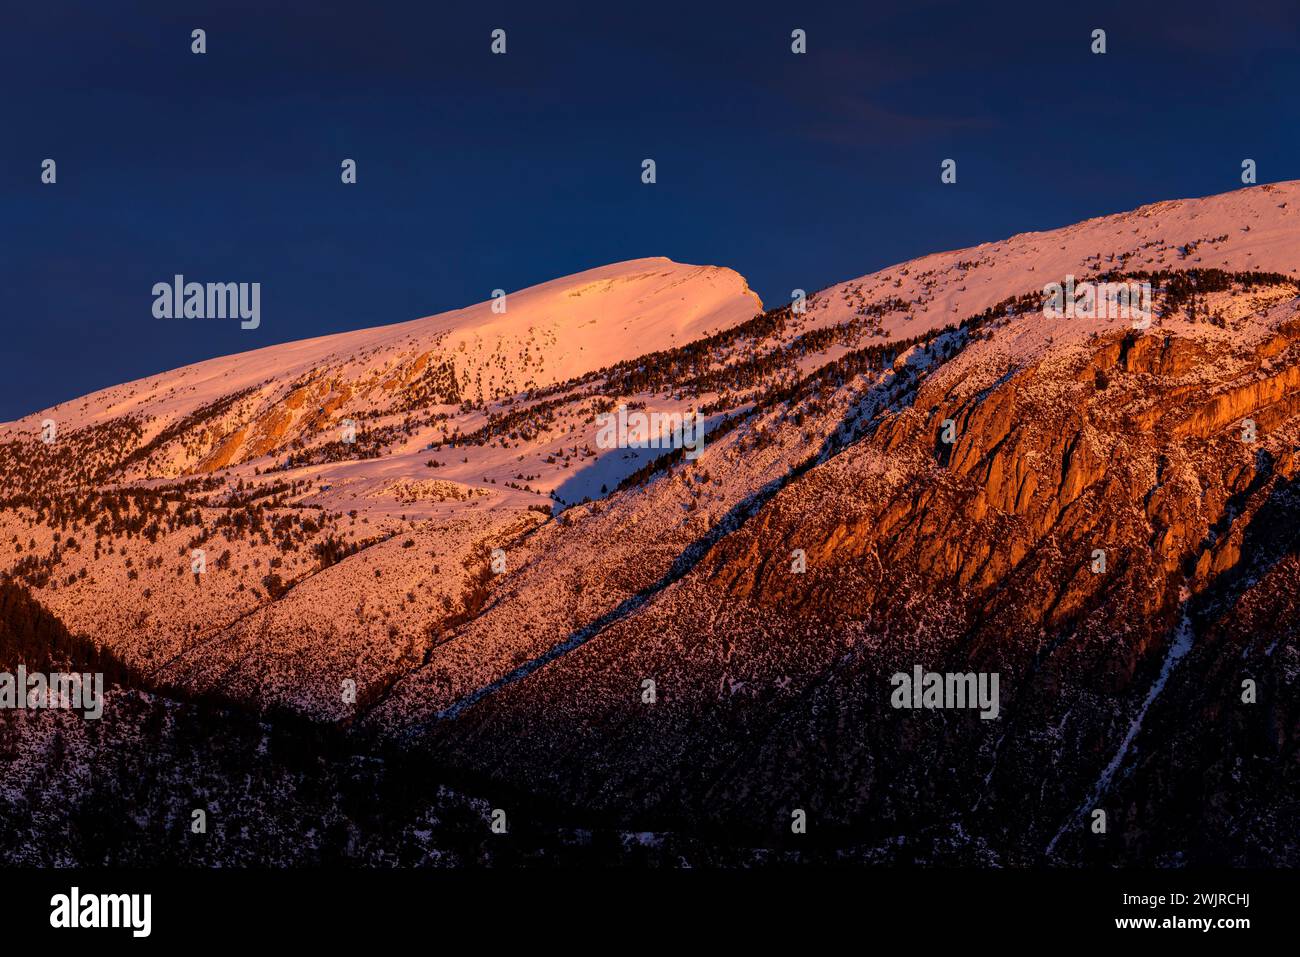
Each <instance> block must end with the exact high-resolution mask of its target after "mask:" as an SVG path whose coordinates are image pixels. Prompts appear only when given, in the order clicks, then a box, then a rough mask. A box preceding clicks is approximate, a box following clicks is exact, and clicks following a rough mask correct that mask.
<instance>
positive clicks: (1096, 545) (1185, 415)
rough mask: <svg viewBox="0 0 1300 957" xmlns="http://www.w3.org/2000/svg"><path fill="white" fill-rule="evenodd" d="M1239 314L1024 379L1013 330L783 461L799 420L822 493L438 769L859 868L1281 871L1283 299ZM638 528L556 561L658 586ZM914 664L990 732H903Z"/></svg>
mask: <svg viewBox="0 0 1300 957" xmlns="http://www.w3.org/2000/svg"><path fill="white" fill-rule="evenodd" d="M1239 295H1245V293H1239ZM1230 298H1232V297H1230ZM1238 305H1240V303H1238ZM1252 308H1253V309H1254V310H1255V311H1254V312H1251V313H1250V315H1252V316H1253V317H1254V318H1255V319H1256V320H1258V323H1257V325H1256V326H1253V327H1252V330H1251V331H1250V332H1249V333H1248V334H1241V335H1238V336H1236V337H1233V338H1231V339H1229V338H1227V337H1214V336H1210V337H1207V336H1205V335H1204V334H1202V332H1201V330H1198V329H1197V328H1196V327H1195V324H1194V323H1191V324H1187V323H1179V322H1176V321H1175V319H1174V317H1173V315H1172V313H1171V314H1170V315H1169V317H1168V321H1166V322H1164V323H1162V324H1161V326H1160V328H1157V329H1151V330H1143V331H1137V330H1132V329H1119V330H1113V331H1106V332H1100V333H1099V332H1097V331H1096V330H1077V331H1074V332H1071V331H1069V330H1059V329H1058V330H1056V331H1055V332H1053V333H1050V334H1047V336H1046V337H1045V338H1043V339H1042V341H1041V342H1040V346H1039V347H1038V348H1036V349H1034V350H1030V351H1027V352H1021V353H1017V354H1012V353H1009V352H1008V351H1007V350H1006V349H1005V337H1006V336H1007V335H1008V334H1009V333H1008V329H1007V328H1000V327H998V325H997V322H996V321H994V322H990V323H986V324H985V325H984V326H982V327H981V328H979V329H977V330H976V331H974V332H971V333H970V334H969V335H968V336H966V337H965V339H964V340H963V342H962V345H961V347H960V348H959V349H957V350H956V351H955V352H954V351H952V350H951V345H950V343H944V342H943V341H942V340H941V339H935V340H933V341H932V342H930V343H927V344H926V345H924V346H922V347H919V348H918V352H917V355H916V356H914V357H913V358H914V360H915V362H914V365H913V368H915V369H919V370H921V371H918V372H916V373H915V374H911V375H907V376H903V377H899V376H897V375H895V374H894V372H893V371H891V372H890V373H888V374H885V375H878V376H875V377H874V378H873V377H871V376H867V377H865V378H864V379H862V380H859V381H857V382H851V383H848V384H846V385H845V386H844V387H843V388H842V389H841V390H839V391H840V402H839V403H838V405H837V404H836V403H831V408H829V409H826V410H823V409H821V408H820V407H819V405H818V403H819V402H821V401H823V400H825V398H826V396H825V395H820V396H818V397H817V398H816V399H811V398H810V399H808V400H806V402H805V403H803V405H802V407H801V405H800V404H799V403H795V405H794V407H793V408H791V409H789V410H787V411H786V412H785V416H786V419H785V421H786V423H787V425H785V426H774V427H775V428H776V429H777V430H778V431H779V430H780V429H781V428H783V427H784V428H789V425H788V423H789V422H792V421H793V419H794V418H795V417H798V416H799V413H800V412H801V411H802V412H805V413H806V415H805V416H804V417H802V418H803V422H804V426H803V427H804V428H805V429H806V428H807V427H808V422H809V421H810V420H811V419H814V418H816V419H820V420H821V425H820V429H821V431H822V433H823V434H824V435H827V436H830V437H831V441H830V442H829V443H828V444H827V446H826V448H827V451H825V452H824V453H822V455H821V456H820V458H818V459H817V461H816V462H815V463H814V464H813V465H812V466H811V467H810V468H807V469H806V470H804V471H802V472H797V473H796V474H791V475H789V476H787V477H786V478H785V480H784V481H783V483H779V484H780V487H779V489H778V490H776V491H775V492H771V493H770V494H769V493H767V492H764V491H763V490H762V489H760V490H759V491H758V492H757V493H755V495H754V496H753V498H752V499H751V500H750V501H749V502H748V503H747V504H746V505H745V506H743V507H741V508H738V509H732V510H729V511H727V512H724V513H723V516H722V519H721V522H720V524H719V525H718V526H717V534H715V535H714V536H713V537H711V538H710V537H708V536H704V537H700V536H692V537H691V538H690V539H689V542H690V544H687V542H686V541H683V542H682V543H681V547H682V552H681V553H680V554H685V553H686V551H687V550H688V549H689V548H691V547H695V548H696V549H697V550H699V551H700V553H701V554H699V556H698V559H692V560H691V561H690V562H689V564H688V565H687V566H681V565H680V564H679V567H678V569H677V571H678V572H679V573H680V574H678V575H676V576H675V577H674V576H673V575H671V574H670V575H669V578H671V579H672V580H671V581H669V582H667V583H666V584H664V585H663V587H647V586H645V585H644V584H642V585H641V587H640V588H639V590H637V591H633V592H632V593H631V594H632V597H631V599H629V598H624V599H623V600H622V602H621V604H617V606H616V607H615V603H614V602H613V601H612V600H611V601H609V602H606V604H605V606H603V607H604V608H615V610H614V612H613V613H612V614H611V613H609V612H608V611H607V612H606V616H605V618H603V619H601V618H599V617H598V616H596V615H595V614H592V613H589V614H588V615H587V616H586V619H587V620H583V619H582V616H579V617H576V618H569V619H567V620H566V623H565V624H564V625H562V626H560V627H557V628H556V629H554V630H553V631H551V632H550V633H549V637H548V636H547V635H546V634H543V636H541V640H538V641H537V642H536V644H535V645H534V648H535V650H537V651H539V652H540V649H542V648H544V647H545V646H546V645H547V643H548V641H563V639H564V637H565V636H564V632H565V631H567V632H568V636H567V637H568V638H569V641H570V644H571V645H572V647H571V648H570V649H569V650H567V651H565V652H563V653H562V654H559V655H556V656H555V657H554V658H553V660H549V661H547V662H546V664H545V666H544V667H539V668H537V669H536V670H535V671H530V672H528V673H527V674H525V675H522V676H516V677H513V678H508V679H507V680H505V681H501V682H499V684H498V685H497V686H494V687H493V688H492V689H491V691H490V693H489V694H487V695H485V696H482V697H480V698H476V699H475V700H473V701H472V703H471V705H470V707H468V708H466V709H465V710H464V711H457V712H456V714H455V719H454V720H445V719H444V720H435V721H434V722H433V723H432V726H431V729H432V730H431V733H432V734H433V735H434V737H435V740H436V741H437V747H438V748H439V749H444V750H445V753H448V754H450V755H452V756H453V757H454V759H455V760H457V761H461V762H465V763H468V764H471V765H473V766H475V767H477V768H479V769H480V770H482V771H483V772H485V773H489V774H492V775H493V776H499V777H500V778H501V779H503V780H507V781H511V782H514V783H520V782H526V784H527V786H528V787H529V788H532V789H536V790H539V791H541V792H543V793H546V794H548V795H551V796H553V797H554V798H555V799H557V800H561V801H564V802H566V803H572V804H573V805H575V806H580V807H594V808H598V809H601V810H603V811H605V812H607V813H610V814H633V815H642V816H644V817H646V818H648V819H650V820H657V821H662V822H663V823H664V826H675V827H688V828H705V829H710V831H711V832H717V833H731V834H734V835H735V837H736V839H738V840H763V841H772V840H782V839H789V822H790V819H791V818H790V815H791V813H792V811H793V810H794V809H796V808H798V809H802V810H804V811H805V812H806V813H807V815H808V817H809V820H810V821H814V822H816V824H815V827H813V828H810V831H809V834H810V835H813V831H814V830H816V831H817V832H819V833H818V834H817V835H814V836H811V837H809V840H810V841H811V842H812V843H814V844H817V843H818V842H822V841H824V842H829V843H830V844H833V845H835V846H837V847H841V848H846V847H847V848H851V849H852V850H851V851H850V853H851V854H857V855H861V856H862V857H863V858H864V859H869V860H882V859H889V860H897V859H915V860H922V861H952V862H958V861H960V862H967V863H978V862H981V861H985V862H987V861H997V862H999V863H1004V864H1024V863H1032V862H1038V861H1054V862H1076V863H1077V862H1084V861H1087V862H1095V863H1100V862H1117V861H1118V862H1130V863H1132V862H1140V861H1145V862H1160V863H1168V864H1173V863H1177V862H1179V861H1185V860H1190V859H1196V860H1216V861H1220V862H1229V861H1230V862H1235V863H1267V862H1269V861H1270V860H1271V857H1270V855H1277V854H1280V855H1283V856H1284V857H1287V858H1288V859H1294V858H1295V854H1296V852H1297V850H1298V847H1297V834H1298V833H1300V829H1298V825H1297V819H1296V815H1295V813H1294V811H1295V808H1294V805H1293V800H1292V798H1289V797H1287V795H1293V794H1294V793H1295V790H1294V788H1295V784H1296V783H1297V771H1296V756H1297V717H1298V714H1297V706H1296V695H1295V693H1294V692H1295V676H1296V674H1295V673H1296V666H1297V648H1296V643H1295V637H1296V632H1295V626H1294V623H1293V620H1292V618H1291V617H1290V615H1289V612H1288V610H1287V609H1286V608H1285V607H1284V606H1285V605H1286V604H1287V603H1288V602H1290V601H1291V600H1292V599H1291V598H1289V597H1288V598H1285V599H1284V598H1283V597H1282V596H1281V594H1280V593H1279V591H1281V592H1286V593H1288V595H1290V594H1293V590H1292V589H1291V588H1290V586H1289V585H1288V584H1285V583H1288V582H1290V581H1291V579H1292V578H1293V577H1294V575H1295V571H1296V568H1297V565H1298V564H1300V563H1298V562H1297V556H1296V555H1295V549H1296V544H1297V537H1296V530H1297V529H1300V526H1297V525H1296V519H1297V517H1300V516H1298V515H1297V514H1296V512H1295V505H1296V495H1295V493H1294V491H1293V490H1292V482H1293V481H1294V476H1295V472H1296V469H1297V460H1296V449H1297V447H1298V446H1300V418H1297V415H1296V412H1297V408H1298V407H1297V405H1296V404H1295V403H1296V401H1297V399H1298V398H1300V392H1298V391H1297V390H1298V389H1300V379H1297V378H1296V375H1295V372H1296V370H1297V369H1300V335H1297V324H1296V322H1295V318H1294V317H1295V316H1296V312H1297V300H1296V298H1295V289H1294V287H1292V286H1290V285H1284V287H1279V288H1278V289H1275V290H1272V292H1271V293H1270V295H1269V297H1268V301H1267V302H1256V303H1255V305H1254V306H1252ZM1034 321H1036V322H1042V321H1043V320H1042V319H1041V317H1039V316H1034V317H1027V316H1020V317H1018V318H1017V319H1016V320H1015V322H1017V323H1026V322H1034ZM945 429H947V430H948V432H949V436H948V437H949V439H951V441H945V438H944V433H945ZM714 454H715V455H718V456H719V457H720V458H724V459H725V456H726V454H727V450H726V449H723V450H719V449H716V448H715V449H714ZM702 462H703V463H704V465H703V467H704V468H706V469H708V467H709V464H710V460H709V458H708V457H706V458H704V459H703V460H702ZM685 474H687V475H689V472H688V473H685ZM663 481H664V483H665V484H668V485H671V483H672V479H671V478H666V479H664V480H663ZM754 485H755V486H757V482H754ZM640 495H641V496H642V497H643V498H644V497H647V496H651V497H654V496H656V493H655V492H654V491H653V490H646V491H644V492H642V493H640ZM668 499H669V495H668V493H667V492H666V491H665V492H661V493H659V494H658V495H657V497H656V502H662V503H663V505H662V506H660V507H664V508H670V507H671V505H670V504H669V501H668ZM644 508H645V503H644V501H643V502H641V503H640V504H639V507H638V508H637V509H636V511H638V512H641V511H642V510H643V509H644ZM632 511H633V507H632V505H631V504H630V503H623V502H620V500H619V499H617V498H616V499H615V500H613V501H611V502H610V504H609V512H608V513H607V514H606V515H605V516H599V517H597V516H592V517H589V518H586V517H584V518H583V519H581V520H579V521H578V522H577V523H576V525H575V526H574V527H573V528H572V529H570V530H569V534H570V535H579V536H580V535H584V534H585V535H594V536H596V537H597V538H598V539H599V540H600V541H602V542H603V543H605V544H604V550H603V552H602V561H603V567H602V571H603V574H602V577H603V578H604V579H605V580H608V579H609V578H610V577H611V575H610V569H611V566H612V568H614V569H617V568H619V567H620V566H621V565H623V564H626V565H627V566H628V567H629V571H630V569H631V567H632V566H634V565H635V566H636V567H639V568H645V567H646V565H647V564H649V565H651V566H653V565H654V564H655V559H654V558H652V557H650V555H648V554H647V553H646V552H643V551H640V552H639V551H637V550H635V549H631V548H627V546H626V545H625V542H624V539H625V537H626V535H625V531H624V530H623V529H618V528H616V526H617V525H619V524H620V523H619V521H618V518H617V517H616V516H620V515H621V516H622V517H623V521H624V522H625V523H626V522H628V521H630V515H631V513H632ZM611 516H615V517H611ZM598 529H599V530H598ZM660 543H661V544H664V542H663V540H662V539H661V540H660ZM678 561H679V563H680V561H681V559H680V558H679V559H678ZM801 564H802V565H804V566H805V567H806V570H801V569H799V568H798V566H799V565H801ZM615 575H617V573H615ZM518 587H520V588H522V589H524V590H525V591H526V590H527V585H526V584H520V585H518ZM511 600H512V598H511V596H509V595H506V596H503V600H502V601H503V603H502V605H501V607H499V608H498V609H497V613H498V614H501V615H506V616H509V615H511V614H512V612H511V609H510V602H511ZM541 630H542V631H543V632H544V633H546V632H547V629H546V628H545V627H543V628H542V629H541ZM475 634H476V632H475V629H474V627H473V626H471V628H470V629H469V631H468V637H467V638H466V641H467V642H468V644H467V647H472V646H473V642H474V641H475V640H476V639H475V637H474V636H475ZM574 636H576V637H577V640H576V641H574ZM918 665H919V666H921V667H922V668H924V669H925V670H926V671H935V672H943V673H947V672H960V673H967V672H975V673H996V674H997V675H998V676H999V679H1000V705H1001V712H1000V715H999V716H998V718H997V719H995V720H985V719H982V718H980V717H979V715H978V714H977V713H976V712H974V711H970V710H967V711H960V710H947V711H945V710H932V711H924V710H923V711H914V710H900V709H897V708H895V707H893V706H892V704H891V677H892V676H893V675H894V674H896V673H900V672H902V673H908V674H911V673H912V671H913V668H914V667H915V666H918ZM647 679H648V680H651V681H653V682H654V688H655V691H656V695H657V700H656V701H655V702H654V703H653V704H648V703H646V702H645V701H644V700H643V697H644V696H643V694H642V688H643V682H645V681H646V680H647ZM1247 682H1250V683H1252V684H1249V685H1248V684H1247ZM1249 687H1253V688H1254V691H1253V692H1248V691H1247V688H1249ZM1243 696H1244V697H1246V698H1249V699H1251V700H1243ZM404 710H405V713H406V714H407V715H408V716H409V714H410V712H411V710H417V711H418V707H415V708H414V709H413V708H412V706H411V703H410V702H409V701H407V702H405V709H404ZM389 717H390V718H395V717H396V716H395V714H393V715H389ZM1192 729H1195V730H1192ZM1212 782H1213V783H1212ZM1216 788H1218V789H1220V790H1215V789H1216ZM1098 810H1100V811H1104V812H1106V815H1107V825H1106V831H1105V832H1104V833H1094V831H1093V822H1094V820H1095V818H1094V812H1095V811H1098ZM1238 813H1242V814H1246V815H1247V816H1249V817H1250V819H1251V820H1252V821H1253V822H1254V823H1253V825H1252V827H1253V828H1254V830H1253V831H1252V833H1251V834H1249V835H1245V834H1242V833H1240V832H1239V830H1238V829H1237V828H1236V826H1235V825H1233V824H1232V823H1231V822H1230V820H1229V816H1230V815H1233V814H1238Z"/></svg>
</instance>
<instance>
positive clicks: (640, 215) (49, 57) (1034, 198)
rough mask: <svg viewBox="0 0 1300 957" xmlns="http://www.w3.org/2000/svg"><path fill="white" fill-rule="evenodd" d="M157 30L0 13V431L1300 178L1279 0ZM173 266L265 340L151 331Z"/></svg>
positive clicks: (47, 11)
mask: <svg viewBox="0 0 1300 957" xmlns="http://www.w3.org/2000/svg"><path fill="white" fill-rule="evenodd" d="M180 6H182V5H180V4H175V3H123V2H119V3H112V4H106V3H101V2H94V3H90V2H87V3H81V4H67V3H60V2H41V3H25V4H18V3H10V4H7V5H6V7H5V10H4V12H3V13H2V14H0V79H2V80H3V90H4V95H3V98H2V100H0V240H2V241H3V242H2V245H3V256H2V257H0V281H2V282H3V295H4V300H3V303H4V319H3V321H4V331H5V337H4V342H5V348H4V356H5V361H4V362H3V365H2V366H0V369H2V371H3V375H2V376H0V419H10V418H14V417H17V416H19V415H22V414H25V413H28V412H32V411H35V410H37V409H40V408H43V407H45V406H48V405H51V404H53V403H55V402H57V401H60V400H62V399H67V398H71V397H73V396H76V395H80V394H82V393H85V392H89V391H92V390H94V389H97V388H101V387H104V386H108V385H112V384H115V383H118V382H122V381H125V380H128V379H132V378H137V377H140V376H144V375H148V374H151V373H154V372H159V371H162V370H164V369H168V368H172V367H175V366H178V365H182V364H184V363H187V362H191V361H196V360H199V359H204V358H208V357H211V356H215V355H223V354H227V353H231V352H237V351H242V350H245V349H251V348H256V347H258V346H261V345H267V344H270V343H273V342H281V341H286V340H290V339H297V338H302V337H306V336H313V335H322V334H326V333H331V332H338V331H342V330H346V329H353V328H359V327H362V326H368V325H376V324H381V323H387V322H399V321H402V320H406V319H410V318H414V317H416V316H420V315H427V314H430V313H435V312H440V311H443V310H446V309H451V308H456V307H459V306H462V305H466V304H468V303H471V302H475V301H479V300H482V299H485V298H487V297H488V296H489V295H490V293H491V290H492V289H493V288H495V287H502V288H505V289H515V288H519V287H522V286H526V285H530V284H533V283H536V282H541V281H544V280H547V279H550V278H554V277H556V276H561V275H565V274H567V273H572V272H576V271H578V270H581V269H585V268H589V267H592V266H597V265H601V264H603V263H607V262H614V261H618V260H623V259H630V258H634V257H638V256H654V255H665V256H669V257H671V258H673V259H676V260H679V261H683V262H693V263H716V264H719V265H725V266H730V267H732V268H734V269H736V270H738V271H739V272H741V273H743V274H744V275H745V276H746V277H747V278H748V279H749V281H750V284H751V285H752V286H753V287H754V289H755V290H756V291H757V292H758V293H759V295H761V296H762V297H763V300H764V301H765V302H767V303H769V304H776V303H777V302H778V301H781V300H784V299H787V298H788V297H789V293H790V290H791V289H793V288H794V287H796V286H798V287H803V288H805V289H809V290H812V289H816V288H819V287H821V286H824V285H827V284H829V283H832V282H836V281H839V280H842V279H847V278H851V277H853V276H856V275H860V274H862V273H866V272H870V271H872V270H875V269H878V268H881V267H883V266H886V265H889V264H892V263H895V262H898V261H900V260H904V259H907V258H910V257H913V256H916V255H920V254H923V253H926V252H932V251H935V250H940V249H950V248H954V247H959V246H965V245H970V244H974V243H978V242H983V241H988V240H996V239H1000V238H1003V237H1005V236H1007V235H1010V234H1012V233H1016V232H1020V231H1023V230H1027V229H1040V228H1050V227H1054V226H1060V225H1065V224H1068V223H1071V222H1074V221H1077V220H1080V219H1083V218H1086V217H1088V216H1093V215H1098V214H1102V213H1107V212H1114V211H1119V210H1123V209H1127V208H1131V207H1133V206H1136V205H1139V204H1141V203H1144V202H1150V201H1154V200H1159V199H1168V198H1175V197H1180V196H1195V195H1204V194H1208V193H1215V192H1222V191H1224V190H1229V189H1233V188H1236V187H1238V186H1239V185H1240V180H1239V176H1240V164H1241V160H1242V159H1243V158H1246V157H1250V158H1253V159H1255V160H1256V161H1257V162H1258V164H1259V178H1260V182H1269V181H1276V180H1284V179H1294V178H1300V109H1298V108H1297V98H1298V97H1300V56H1298V55H1297V49H1298V48H1300V4H1297V3H1295V2H1294V0H1290V2H1277V3H1232V4H1222V3H1179V4H1168V5H1166V6H1167V11H1166V12H1160V11H1158V10H1156V9H1154V8H1152V9H1147V7H1148V5H1145V4H1140V3H1134V2H1132V0H1129V2H1124V3H1090V4H1086V5H1083V4H1078V5H1076V6H1078V7H1080V8H1081V11H1080V12H1077V13H1073V12H1067V11H1064V10H1061V9H1056V8H1057V7H1060V6H1063V5H1060V4H1054V3H1034V4H1028V3H1027V4H1015V3H997V4H987V5H985V4H978V5H977V4H964V5H962V6H957V5H955V4H953V5H950V4H939V3H925V2H916V0H910V2H905V3H897V4H895V3H879V4H846V3H842V2H841V3H831V4H825V5H813V4H807V3H802V2H800V3H793V2H791V3H781V4H766V3H761V2H758V3H744V4H742V3H734V4H728V5H727V6H729V7H730V8H731V11H730V12H726V11H723V10H721V9H719V8H720V7H721V6H722V5H721V4H709V3H691V4H682V5H676V4H670V3H664V2H660V0H655V2H652V3H644V4H618V5H617V6H618V7H619V8H622V9H618V10H616V9H613V8H614V7H615V5H613V4H608V3H606V4H591V5H587V6H585V7H583V8H580V9H579V8H572V7H567V6H566V5H565V4H540V3H528V4H522V3H520V4H461V5H459V6H460V8H461V9H460V10H452V9H447V8H448V7H450V5H448V4H442V3H436V2H430V0H424V2H418V3H409V4H407V3H391V4H383V3H368V2H362V3H355V4H351V3H349V4H334V3H329V2H313V3H302V4H288V3H276V2H268V0H259V2H255V3H242V2H241V3H212V4H196V5H193V8H192V10H191V9H189V7H190V5H184V6H185V7H186V8H187V9H185V10H182V11H180V12H177V8H178V7H180ZM566 9H567V10H568V12H566ZM195 27H203V28H204V29H206V30H207V33H208V52H207V54H206V55H204V56H195V55H193V54H191V52H190V31H191V30H192V29H193V28H195ZM494 27H503V28H505V29H506V30H507V32H508V43H509V52H508V53H507V55H505V56H492V55H491V54H490V53H489V51H488V46H489V33H490V32H491V30H492V29H493V28H494ZM795 27H800V28H803V29H805V30H806V31H807V33H808V38H809V39H808V46H809V52H808V53H807V54H806V55H804V56H795V55H793V54H791V53H790V39H789V36H790V31H791V30H792V29H793V28H795ZM1094 27H1101V28H1104V29H1105V30H1106V31H1107V34H1108V47H1109V52H1108V53H1107V54H1106V55H1104V56H1094V55H1093V54H1091V53H1090V52H1089V45H1090V34H1091V31H1092V29H1093V28H1094ZM46 157H52V158H54V159H56V160H57V162H58V184H57V185H55V186H44V185H42V184H41V183H40V163H41V161H42V160H43V159H44V158H46ZM345 157H352V158H354V159H356V160H357V161H358V164H359V177H358V178H359V183H358V185H356V186H344V185H342V184H341V183H340V181H339V164H340V162H341V161H342V159H343V158H345ZM645 157H652V158H654V159H655V160H656V162H657V163H658V183H657V184H656V185H654V186H645V185H642V183H641V181H640V164H641V160H642V159H643V158H645ZM945 157H953V158H955V159H956V160H957V161H958V183H957V185H955V186H943V185H941V184H940V182H939V163H940V161H941V160H942V159H944V158H945ZM177 272H180V273H183V274H184V275H185V276H186V277H187V278H189V279H193V280H198V281H240V282H260V283H261V284H262V324H261V328H260V329H258V330H256V331H241V330H240V328H239V324H238V322H234V321H224V322H223V321H219V320H218V321H201V320H191V321H171V322H169V321H166V320H159V319H155V318H153V315H152V312H151V307H152V295H151V288H152V286H153V284H154V283H155V282H158V281H160V280H168V279H170V277H171V276H172V275H173V274H174V273H177Z"/></svg>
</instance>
